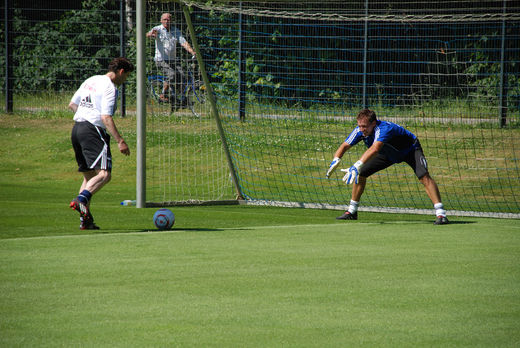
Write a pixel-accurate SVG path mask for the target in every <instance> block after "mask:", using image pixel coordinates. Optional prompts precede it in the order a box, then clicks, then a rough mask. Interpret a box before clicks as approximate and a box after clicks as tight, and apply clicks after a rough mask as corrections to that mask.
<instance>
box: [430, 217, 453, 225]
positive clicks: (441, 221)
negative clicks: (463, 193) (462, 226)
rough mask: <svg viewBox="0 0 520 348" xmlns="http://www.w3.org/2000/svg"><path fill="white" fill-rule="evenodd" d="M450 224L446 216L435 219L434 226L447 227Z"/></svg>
mask: <svg viewBox="0 0 520 348" xmlns="http://www.w3.org/2000/svg"><path fill="white" fill-rule="evenodd" d="M449 223H450V222H449V221H448V218H447V217H446V216H437V218H436V219H435V222H434V223H433V224H434V225H447V224H449Z"/></svg>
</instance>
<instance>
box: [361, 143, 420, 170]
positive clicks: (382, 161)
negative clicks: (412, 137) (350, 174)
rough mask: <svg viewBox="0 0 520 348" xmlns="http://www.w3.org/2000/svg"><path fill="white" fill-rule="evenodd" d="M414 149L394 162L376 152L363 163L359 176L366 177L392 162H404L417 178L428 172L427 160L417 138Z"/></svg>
mask: <svg viewBox="0 0 520 348" xmlns="http://www.w3.org/2000/svg"><path fill="white" fill-rule="evenodd" d="M414 145H415V149H413V150H412V151H410V152H409V153H408V154H407V155H406V156H405V157H404V158H403V159H402V160H401V161H399V162H395V161H392V160H390V159H389V158H388V157H386V156H385V155H384V154H382V153H378V154H377V155H376V156H375V157H374V158H372V159H371V160H370V161H368V162H367V163H365V164H364V165H363V167H361V170H360V171H359V175H360V176H364V177H365V178H368V177H369V176H370V175H372V174H374V173H377V172H379V171H381V170H383V169H386V168H388V167H390V166H391V165H392V164H395V163H400V162H406V163H407V164H408V165H409V166H410V167H411V168H412V169H413V170H414V172H415V175H416V176H417V178H418V179H421V178H422V177H423V176H425V175H426V174H428V162H426V157H424V152H423V149H422V147H421V143H420V142H419V139H417V140H416V142H415V144H414Z"/></svg>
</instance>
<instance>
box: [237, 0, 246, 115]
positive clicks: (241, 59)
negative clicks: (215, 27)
mask: <svg viewBox="0 0 520 348" xmlns="http://www.w3.org/2000/svg"><path fill="white" fill-rule="evenodd" d="M238 25H239V29H238V30H239V31H238V32H239V35H238V116H239V118H240V120H241V121H244V120H245V118H246V101H245V97H246V91H245V67H246V64H245V54H244V21H243V18H242V1H240V12H239V13H238Z"/></svg>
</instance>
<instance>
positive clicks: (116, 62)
mask: <svg viewBox="0 0 520 348" xmlns="http://www.w3.org/2000/svg"><path fill="white" fill-rule="evenodd" d="M119 69H123V70H124V71H125V72H132V71H134V65H133V64H132V62H130V61H129V60H128V59H126V58H125V57H119V58H114V59H112V61H111V62H110V63H109V64H108V71H111V72H116V71H118V70H119Z"/></svg>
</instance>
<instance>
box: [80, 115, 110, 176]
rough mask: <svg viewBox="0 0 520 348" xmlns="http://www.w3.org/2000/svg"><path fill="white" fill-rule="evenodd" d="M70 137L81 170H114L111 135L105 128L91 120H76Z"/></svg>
mask: <svg viewBox="0 0 520 348" xmlns="http://www.w3.org/2000/svg"><path fill="white" fill-rule="evenodd" d="M70 139H71V141H72V147H73V148H74V153H75V154H76V162H78V171H79V172H88V171H90V170H97V169H102V170H107V171H109V172H111V171H112V154H111V152H110V135H108V133H107V132H106V130H105V129H104V128H101V127H97V126H94V125H93V124H92V123H90V122H75V123H74V127H72V134H71V136H70Z"/></svg>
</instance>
